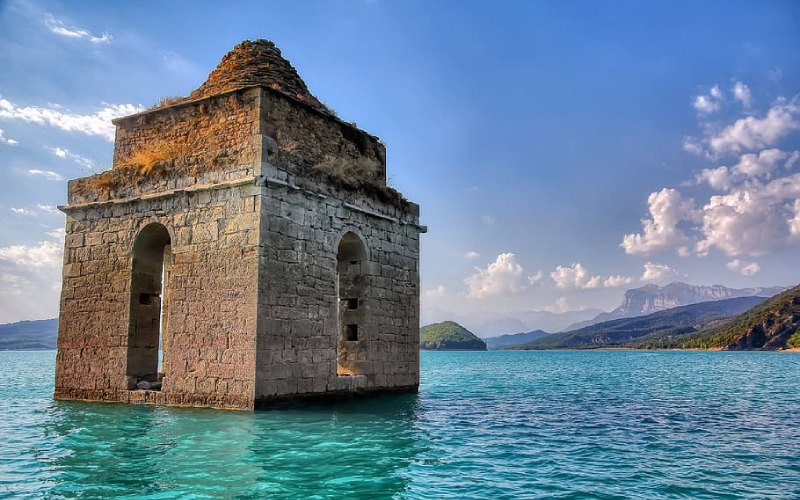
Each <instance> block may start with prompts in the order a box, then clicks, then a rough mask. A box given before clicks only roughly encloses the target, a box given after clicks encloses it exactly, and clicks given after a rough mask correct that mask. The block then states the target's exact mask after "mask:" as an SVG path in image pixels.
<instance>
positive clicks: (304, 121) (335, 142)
mask: <svg viewBox="0 0 800 500" xmlns="http://www.w3.org/2000/svg"><path fill="white" fill-rule="evenodd" d="M261 102H262V104H261V106H262V108H261V121H262V128H261V130H262V133H263V134H264V135H265V136H267V137H269V138H271V139H272V140H274V141H275V143H276V145H277V148H276V149H277V151H276V154H275V155H274V156H273V155H270V157H269V162H270V164H272V165H275V166H277V167H278V168H280V169H281V170H283V171H284V172H287V173H288V174H290V175H296V176H308V175H309V174H310V173H313V169H314V167H315V166H317V165H320V164H322V163H323V162H325V161H330V160H342V161H349V162H353V161H357V160H366V161H369V162H372V163H374V165H375V167H376V169H377V175H376V176H375V177H374V178H372V179H369V180H371V181H373V182H376V183H378V184H380V185H385V184H386V146H384V145H383V143H381V142H380V140H379V139H378V138H377V137H375V136H373V135H370V134H368V133H366V132H364V131H363V130H360V129H358V128H356V127H355V126H354V125H351V124H349V123H345V122H343V121H341V120H339V119H337V118H335V117H333V116H331V115H329V114H325V113H321V112H319V111H317V110H316V109H314V108H312V107H311V106H307V105H303V104H302V103H298V102H296V101H293V100H291V99H289V98H287V97H286V96H285V95H283V94H282V93H280V92H273V91H270V90H268V89H262V98H261Z"/></svg>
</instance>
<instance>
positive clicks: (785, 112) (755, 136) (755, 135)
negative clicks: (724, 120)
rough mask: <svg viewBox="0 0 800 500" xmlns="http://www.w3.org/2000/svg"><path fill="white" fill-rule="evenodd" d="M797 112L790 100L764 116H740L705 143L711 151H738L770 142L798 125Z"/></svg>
mask: <svg viewBox="0 0 800 500" xmlns="http://www.w3.org/2000/svg"><path fill="white" fill-rule="evenodd" d="M798 111H800V107H798V106H797V105H796V104H795V103H793V102H785V101H782V102H779V103H778V104H776V105H774V106H773V107H771V108H770V109H769V111H767V114H766V116H764V118H756V117H755V116H747V117H745V118H740V119H738V120H736V122H734V123H733V125H729V126H728V127H725V128H724V129H723V130H722V131H721V132H719V133H718V134H716V135H714V136H712V137H710V138H709V140H708V144H709V146H710V147H711V149H712V150H713V151H714V152H715V153H739V152H741V151H742V150H753V149H757V148H763V147H767V146H771V145H774V144H775V143H776V142H777V141H778V140H780V139H782V138H783V137H784V136H786V134H788V133H789V132H791V131H792V130H795V129H797V128H798V127H800V122H798V121H797V120H796V119H795V115H796V114H797V113H798Z"/></svg>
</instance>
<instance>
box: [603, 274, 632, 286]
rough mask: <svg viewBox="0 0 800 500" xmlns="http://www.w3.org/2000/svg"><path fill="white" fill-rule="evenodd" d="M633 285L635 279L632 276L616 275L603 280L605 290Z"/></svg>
mask: <svg viewBox="0 0 800 500" xmlns="http://www.w3.org/2000/svg"><path fill="white" fill-rule="evenodd" d="M631 283H633V278H631V277H630V276H621V275H619V274H615V275H613V276H609V277H608V278H606V279H605V280H603V288H619V287H621V286H626V285H630V284H631Z"/></svg>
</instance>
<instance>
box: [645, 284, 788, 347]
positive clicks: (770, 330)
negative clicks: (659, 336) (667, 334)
mask: <svg viewBox="0 0 800 500" xmlns="http://www.w3.org/2000/svg"><path fill="white" fill-rule="evenodd" d="M643 347H648V348H667V349H669V348H673V349H676V348H677V349H681V348H682V349H726V350H732V351H738V350H750V349H764V350H776V349H785V348H800V286H797V287H795V288H792V289H791V290H787V291H786V292H783V293H781V294H779V295H776V296H774V297H772V298H771V299H769V300H767V301H765V302H764V303H762V304H760V305H758V306H756V307H753V308H752V309H750V310H748V311H746V312H744V313H742V314H741V315H739V316H737V317H735V318H733V319H732V320H730V321H727V322H725V323H723V324H721V325H717V326H714V327H712V328H708V329H705V330H703V331H700V332H698V333H695V334H692V335H688V336H686V337H683V338H678V339H663V340H659V341H656V342H650V343H645V344H644V345H643Z"/></svg>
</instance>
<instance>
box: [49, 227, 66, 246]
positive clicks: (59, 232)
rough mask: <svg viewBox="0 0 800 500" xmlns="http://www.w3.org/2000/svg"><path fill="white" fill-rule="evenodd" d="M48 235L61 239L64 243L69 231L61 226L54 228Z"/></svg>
mask: <svg viewBox="0 0 800 500" xmlns="http://www.w3.org/2000/svg"><path fill="white" fill-rule="evenodd" d="M46 234H47V236H49V237H51V238H53V239H55V240H58V241H60V242H61V243H62V244H63V243H64V237H65V236H66V235H67V231H66V229H65V228H63V227H59V228H58V229H53V230H52V231H48V232H47V233H46Z"/></svg>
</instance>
